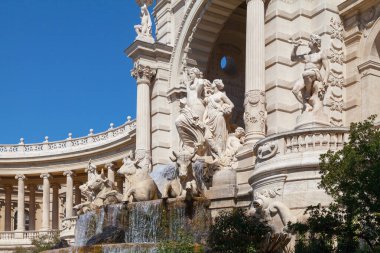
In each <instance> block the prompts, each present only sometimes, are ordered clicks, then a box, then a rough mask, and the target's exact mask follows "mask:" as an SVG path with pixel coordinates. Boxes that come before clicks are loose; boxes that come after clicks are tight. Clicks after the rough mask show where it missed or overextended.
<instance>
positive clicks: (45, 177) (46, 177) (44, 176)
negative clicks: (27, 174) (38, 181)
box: [40, 173, 51, 179]
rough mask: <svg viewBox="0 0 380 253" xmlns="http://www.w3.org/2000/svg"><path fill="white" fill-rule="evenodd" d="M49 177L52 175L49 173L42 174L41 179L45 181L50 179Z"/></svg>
mask: <svg viewBox="0 0 380 253" xmlns="http://www.w3.org/2000/svg"><path fill="white" fill-rule="evenodd" d="M49 177H51V175H50V174H49V173H42V174H41V175H40V178H43V179H48V178H49Z"/></svg>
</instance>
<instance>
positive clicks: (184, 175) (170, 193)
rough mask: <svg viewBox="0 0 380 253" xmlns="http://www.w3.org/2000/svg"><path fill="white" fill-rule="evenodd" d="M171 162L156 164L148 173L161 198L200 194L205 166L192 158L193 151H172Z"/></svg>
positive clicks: (187, 196)
mask: <svg viewBox="0 0 380 253" xmlns="http://www.w3.org/2000/svg"><path fill="white" fill-rule="evenodd" d="M173 155H174V158H171V159H172V161H173V163H170V164H166V165H160V166H157V167H156V168H155V169H154V170H153V172H152V173H151V174H150V175H151V177H152V178H153V180H154V182H155V183H156V185H157V187H158V190H159V191H160V193H161V198H169V197H170V198H188V199H189V198H190V199H191V198H192V197H194V196H199V195H201V194H202V190H203V188H204V182H203V175H205V174H206V173H205V171H204V169H205V168H206V167H205V166H204V164H203V163H202V162H201V161H196V160H194V158H195V153H194V152H189V151H187V150H182V151H181V152H179V153H177V152H174V151H173Z"/></svg>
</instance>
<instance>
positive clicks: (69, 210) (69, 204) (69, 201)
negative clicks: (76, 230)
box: [63, 170, 74, 218]
mask: <svg viewBox="0 0 380 253" xmlns="http://www.w3.org/2000/svg"><path fill="white" fill-rule="evenodd" d="M73 174H74V173H73V172H72V171H70V170H67V171H65V172H63V175H64V176H66V217H65V218H71V217H72V216H73V178H72V176H73Z"/></svg>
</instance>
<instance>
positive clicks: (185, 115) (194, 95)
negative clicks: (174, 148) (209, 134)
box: [175, 68, 205, 155]
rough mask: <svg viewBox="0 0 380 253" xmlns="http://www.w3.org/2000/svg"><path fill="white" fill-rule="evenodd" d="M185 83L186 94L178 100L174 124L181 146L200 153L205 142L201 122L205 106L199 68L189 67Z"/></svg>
mask: <svg viewBox="0 0 380 253" xmlns="http://www.w3.org/2000/svg"><path fill="white" fill-rule="evenodd" d="M185 83H186V91H187V96H186V98H184V99H181V100H180V106H181V110H180V115H179V116H178V118H177V119H176V121H175V125H176V127H177V131H178V134H179V137H180V138H181V141H182V145H183V148H185V149H187V150H192V151H194V152H197V153H198V154H200V155H201V154H202V153H203V152H204V143H205V140H204V126H203V122H202V120H203V114H204V111H205V106H204V102H203V96H204V80H203V79H202V78H201V72H200V71H199V69H197V68H192V69H190V70H189V72H188V80H187V81H185Z"/></svg>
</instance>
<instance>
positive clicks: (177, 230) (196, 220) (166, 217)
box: [75, 199, 211, 253]
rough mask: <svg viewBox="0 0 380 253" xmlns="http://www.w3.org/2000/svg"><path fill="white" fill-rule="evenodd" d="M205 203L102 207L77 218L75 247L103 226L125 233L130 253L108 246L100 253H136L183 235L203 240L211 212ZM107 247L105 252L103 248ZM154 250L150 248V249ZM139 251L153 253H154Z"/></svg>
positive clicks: (160, 202)
mask: <svg viewBox="0 0 380 253" xmlns="http://www.w3.org/2000/svg"><path fill="white" fill-rule="evenodd" d="M207 206H208V202H207V201H206V200H198V201H194V202H184V201H183V200H176V199H169V200H167V201H163V200H153V201H145V202H135V203H129V204H128V205H123V204H117V205H110V206H106V207H104V208H102V209H100V210H97V211H96V212H95V211H93V212H87V213H86V214H84V215H81V216H80V217H79V219H78V221H77V225H76V227H75V244H76V246H84V245H86V242H87V241H88V240H89V239H90V238H91V237H92V236H94V235H96V234H100V233H102V231H103V228H104V227H107V226H114V227H118V228H120V229H123V230H124V231H125V243H126V245H129V246H128V250H130V251H125V249H124V251H119V249H120V248H118V247H116V248H115V247H113V246H112V245H103V246H102V247H103V252H109V253H118V252H136V253H138V252H140V248H139V247H140V246H141V247H142V245H148V244H149V245H155V244H157V243H159V242H162V241H166V240H178V239H179V236H180V235H181V234H183V233H186V234H187V235H190V236H191V237H192V238H194V242H202V240H203V239H204V238H207V233H208V230H209V226H210V224H211V213H210V211H209V210H208V208H207ZM106 248H107V249H106ZM153 248H155V247H152V249H153ZM144 250H145V251H141V252H154V251H146V250H147V249H146V248H144Z"/></svg>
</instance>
